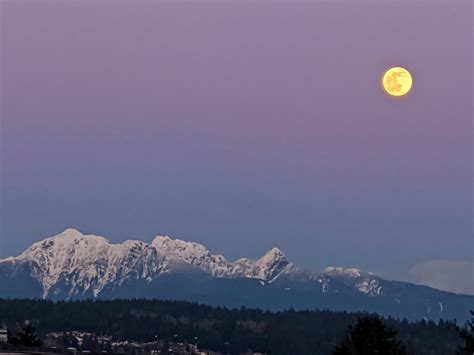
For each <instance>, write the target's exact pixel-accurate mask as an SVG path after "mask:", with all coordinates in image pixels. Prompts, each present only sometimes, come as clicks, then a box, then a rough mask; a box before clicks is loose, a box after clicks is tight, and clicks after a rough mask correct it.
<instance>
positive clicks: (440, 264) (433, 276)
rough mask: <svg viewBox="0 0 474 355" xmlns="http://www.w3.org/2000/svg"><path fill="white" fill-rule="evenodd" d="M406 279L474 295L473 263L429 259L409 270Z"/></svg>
mask: <svg viewBox="0 0 474 355" xmlns="http://www.w3.org/2000/svg"><path fill="white" fill-rule="evenodd" d="M408 281H410V282H414V283H417V284H423V285H427V286H431V287H434V288H437V289H440V290H445V291H451V292H455V293H464V294H470V295H474V263H472V262H466V261H455V260H431V261H428V262H426V263H422V264H417V265H415V266H413V267H412V268H411V270H410V271H409V276H408Z"/></svg>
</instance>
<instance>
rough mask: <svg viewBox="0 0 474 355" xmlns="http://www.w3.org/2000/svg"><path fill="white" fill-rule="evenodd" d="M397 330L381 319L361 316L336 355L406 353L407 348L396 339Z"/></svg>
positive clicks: (337, 348)
mask: <svg viewBox="0 0 474 355" xmlns="http://www.w3.org/2000/svg"><path fill="white" fill-rule="evenodd" d="M396 335H397V332H395V331H394V330H392V329H390V328H388V327H387V326H386V325H385V324H384V322H383V321H382V320H381V319H378V318H369V317H366V318H359V319H358V320H357V324H356V326H355V327H352V326H349V329H348V332H347V334H346V336H345V338H344V340H343V341H342V343H341V344H340V345H338V346H337V347H336V349H335V351H334V353H333V354H334V355H381V354H383V355H404V354H405V350H404V349H403V347H402V346H401V344H400V342H399V341H398V340H397V339H396Z"/></svg>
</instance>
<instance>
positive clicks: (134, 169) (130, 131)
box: [0, 0, 473, 283]
mask: <svg viewBox="0 0 474 355" xmlns="http://www.w3.org/2000/svg"><path fill="white" fill-rule="evenodd" d="M0 10H1V18H0V23H1V48H0V49H1V75H2V77H1V82H0V83H1V99H2V102H1V123H2V131H1V145H2V146H1V153H2V167H1V170H2V171H1V173H2V176H1V177H2V180H1V193H2V207H1V217H2V230H1V244H0V248H1V250H0V257H6V256H8V255H15V254H18V253H19V252H20V251H21V250H23V249H24V248H25V247H27V246H28V245H29V244H30V243H32V242H33V241H36V240H38V239H40V238H43V237H45V236H48V235H52V234H55V233H57V232H60V231H61V230H62V229H65V228H66V227H76V228H78V229H80V230H82V231H84V232H89V233H95V234H102V235H105V236H106V237H108V238H109V239H110V240H112V241H121V240H124V239H130V238H136V239H142V240H148V241H149V240H151V239H152V237H153V236H154V235H156V234H169V235H171V236H173V237H179V238H182V239H186V240H194V241H199V242H202V243H204V244H206V245H207V246H208V247H209V248H210V249H211V250H212V251H214V252H218V253H222V254H224V255H226V256H227V257H229V258H231V259H232V258H238V257H241V256H244V255H245V256H250V257H257V256H259V255H260V254H262V253H263V252H264V251H265V250H267V249H269V248H270V247H272V246H274V245H276V246H279V247H281V248H282V249H283V250H284V251H285V252H286V254H287V256H288V257H289V258H290V259H292V260H293V261H295V262H296V263H297V264H300V265H302V266H307V267H310V268H313V269H316V270H318V269H322V268H323V267H325V266H327V265H343V266H355V267H360V268H363V269H366V270H369V271H374V272H376V273H379V274H381V275H386V276H389V277H397V278H408V277H409V276H407V275H409V270H410V269H412V268H413V267H416V265H417V264H425V263H431V261H433V260H448V261H450V262H463V263H465V262H467V263H468V264H469V263H471V262H472V257H473V244H472V240H473V231H472V218H473V215H472V208H471V200H472V196H473V195H472V174H471V166H472V136H471V135H472V117H473V111H472V110H473V107H472V98H473V90H472V75H473V73H472V64H473V57H472V15H473V12H472V2H471V1H469V0H467V1H442V2H437V1H420V2H414V1H398V2H384V3H380V2H376V1H370V2H362V1H347V2H332V1H327V2H322V1H314V2H294V1H291V2H290V1H278V2H277V1H275V2H270V1H263V2H253V1H233V2H230V1H209V2H205V1H201V2H199V3H197V2H196V3H193V2H185V1H169V2H165V1H154V2H153V1H148V2H145V1H124V2H115V1H114V2H109V1H103V2H98V1H84V2H83V1H76V2H60V1H20V2H18V1H12V0H10V1H8V0H5V1H2V2H1V3H0ZM398 65H400V66H404V67H406V68H408V69H409V70H410V71H411V72H412V75H413V77H414V88H413V90H412V92H411V93H410V95H408V96H407V97H405V98H403V99H401V100H396V99H392V98H389V97H387V96H386V95H385V94H384V92H383V91H382V89H381V87H380V76H381V74H382V73H383V71H384V70H385V69H387V68H389V67H391V66H398ZM429 265H431V264H429ZM471 265H472V264H471ZM417 270H418V269H417ZM468 270H469V268H468ZM468 276H469V275H467V276H466V277H467V281H465V282H466V283H469V282H472V268H471V274H470V278H469V277H468ZM469 280H471V281H469ZM420 282H423V280H421V281H420Z"/></svg>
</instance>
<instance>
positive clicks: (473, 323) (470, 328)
mask: <svg viewBox="0 0 474 355" xmlns="http://www.w3.org/2000/svg"><path fill="white" fill-rule="evenodd" d="M459 335H460V336H461V338H462V340H463V342H464V344H463V346H462V347H461V351H463V352H465V353H468V354H473V353H474V311H471V320H470V321H468V322H467V327H466V329H461V328H460V329H459Z"/></svg>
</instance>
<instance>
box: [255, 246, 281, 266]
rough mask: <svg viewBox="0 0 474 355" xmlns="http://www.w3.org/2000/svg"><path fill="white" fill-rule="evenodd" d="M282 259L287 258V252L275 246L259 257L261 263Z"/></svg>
mask: <svg viewBox="0 0 474 355" xmlns="http://www.w3.org/2000/svg"><path fill="white" fill-rule="evenodd" d="M282 260H286V258H285V254H283V252H282V251H281V250H280V249H278V248H276V247H275V248H272V249H270V250H269V251H267V252H266V253H265V255H264V256H262V257H261V258H260V259H258V262H259V263H260V264H268V263H272V262H277V261H282Z"/></svg>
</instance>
